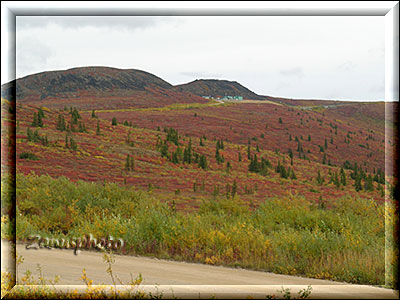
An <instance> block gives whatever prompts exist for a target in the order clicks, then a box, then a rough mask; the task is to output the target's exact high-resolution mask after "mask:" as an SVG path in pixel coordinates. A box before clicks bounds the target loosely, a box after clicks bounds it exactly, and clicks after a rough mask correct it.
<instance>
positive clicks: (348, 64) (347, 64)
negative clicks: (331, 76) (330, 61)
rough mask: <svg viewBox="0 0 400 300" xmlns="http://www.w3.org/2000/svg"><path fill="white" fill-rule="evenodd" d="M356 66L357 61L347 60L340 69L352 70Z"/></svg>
mask: <svg viewBox="0 0 400 300" xmlns="http://www.w3.org/2000/svg"><path fill="white" fill-rule="evenodd" d="M356 67H357V65H356V64H355V63H353V62H352V61H346V62H344V63H342V64H341V65H339V66H338V69H340V70H344V71H351V70H353V69H354V68H356Z"/></svg>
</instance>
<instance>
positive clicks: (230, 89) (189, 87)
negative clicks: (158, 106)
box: [174, 79, 264, 100]
mask: <svg viewBox="0 0 400 300" xmlns="http://www.w3.org/2000/svg"><path fill="white" fill-rule="evenodd" d="M174 89H175V90H176V91H180V92H190V93H192V94H195V95H198V96H212V97H214V98H216V97H223V96H242V97H243V98H244V99H254V100H263V99H264V97H263V96H260V95H257V94H256V93H254V92H252V91H250V90H249V89H248V88H246V87H244V86H243V85H241V84H240V83H238V82H236V81H228V80H217V79H200V80H195V81H192V82H189V83H186V84H180V85H176V86H175V87H174Z"/></svg>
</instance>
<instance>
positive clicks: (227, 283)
mask: <svg viewBox="0 0 400 300" xmlns="http://www.w3.org/2000/svg"><path fill="white" fill-rule="evenodd" d="M3 250H4V249H3ZM17 255H19V256H22V257H23V259H24V262H23V263H22V264H21V265H20V266H19V267H18V270H17V278H21V276H23V274H24V273H25V271H26V270H30V271H32V273H33V275H34V276H36V277H37V275H38V271H37V265H38V264H39V265H40V267H41V269H42V272H43V274H44V276H45V277H46V278H48V279H52V278H54V276H55V275H59V276H60V281H59V284H60V285H82V284H83V282H82V280H81V279H80V277H81V275H82V270H83V269H86V272H87V276H88V278H89V279H92V280H93V283H94V284H112V281H111V278H110V276H109V275H108V274H107V273H106V264H105V263H104V262H103V255H102V254H101V253H98V252H87V251H81V252H80V254H79V255H77V256H76V255H74V254H73V252H72V251H71V250H60V249H52V250H49V249H44V248H43V249H39V250H26V249H25V245H21V244H18V245H17ZM112 269H113V272H114V274H116V275H117V276H118V277H119V278H120V280H121V281H122V282H123V283H124V284H127V283H128V282H129V280H130V279H131V275H130V274H131V273H132V275H133V277H136V276H137V275H138V274H139V273H141V274H142V276H143V282H142V289H143V290H144V291H152V292H153V293H154V292H155V291H159V292H160V291H162V292H163V295H164V297H166V298H168V296H171V292H172V291H173V295H174V296H178V297H185V298H187V297H189V298H197V299H198V298H199V293H200V295H201V297H202V298H206V297H207V296H208V297H210V296H216V297H217V298H221V297H227V296H230V297H236V298H243V297H246V296H247V295H250V296H252V297H254V298H264V299H265V296H266V295H271V294H275V295H279V293H278V292H277V290H280V289H281V288H282V286H284V288H291V290H292V293H293V294H296V293H297V291H299V290H300V289H304V288H306V287H307V286H308V285H311V286H312V288H313V290H312V294H311V296H312V298H314V297H315V298H321V297H325V298H345V297H346V298H347V297H349V298H360V297H361V298H377V297H380V298H388V299H390V298H393V299H394V298H398V294H397V293H395V292H393V291H392V290H389V289H383V288H377V287H372V286H361V285H351V284H342V283H337V282H332V281H326V280H317V279H309V278H301V277H295V276H285V275H277V274H272V273H266V272H258V271H250V270H243V269H233V268H226V267H218V266H209V265H203V264H192V263H184V262H175V261H167V260H159V259H153V258H145V257H133V256H119V255H116V256H115V263H114V265H113V267H112ZM295 296H297V294H296V295H295Z"/></svg>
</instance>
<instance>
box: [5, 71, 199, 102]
mask: <svg viewBox="0 0 400 300" xmlns="http://www.w3.org/2000/svg"><path fill="white" fill-rule="evenodd" d="M15 87H16V97H17V100H18V101H19V102H21V103H36V104H38V105H42V106H46V107H53V108H63V107H64V106H69V105H74V106H76V107H78V108H86V109H87V108H109V109H113V108H126V107H132V106H135V107H162V106H164V105H170V104H173V103H193V102H200V103H203V102H205V100H204V99H203V98H201V97H198V96H196V95H192V94H190V93H185V92H177V91H174V90H173V89H172V87H173V86H172V85H171V84H170V83H168V82H166V81H165V80H163V79H161V78H159V77H157V76H155V75H153V74H151V73H148V72H145V71H141V70H136V69H116V68H109V67H80V68H73V69H68V70H62V71H49V72H42V73H38V74H33V75H29V76H26V77H23V78H19V79H17V80H16V81H15V80H14V81H12V82H10V83H7V84H5V85H3V86H2V97H3V98H6V99H10V98H11V95H10V92H11V91H12V89H13V88H15Z"/></svg>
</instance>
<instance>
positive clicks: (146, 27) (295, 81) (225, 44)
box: [17, 16, 384, 100]
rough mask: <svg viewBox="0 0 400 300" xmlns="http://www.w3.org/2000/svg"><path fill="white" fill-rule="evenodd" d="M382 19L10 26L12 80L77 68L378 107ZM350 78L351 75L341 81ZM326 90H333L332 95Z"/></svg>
mask: <svg viewBox="0 0 400 300" xmlns="http://www.w3.org/2000/svg"><path fill="white" fill-rule="evenodd" d="M382 49H384V19H383V17H300V16H299V17H254V16H253V17H232V16H224V17H211V16H207V17H201V16H196V17H143V16H141V17H17V62H18V63H17V77H21V76H25V75H28V74H31V73H36V72H42V71H47V70H57V69H67V68H73V67H78V66H89V65H97V66H100V65H102V66H111V67H117V68H124V69H126V68H134V69H142V70H145V71H148V72H151V73H153V74H155V75H157V76H159V77H161V78H163V79H165V80H166V81H168V82H170V83H171V84H181V83H186V82H189V81H192V80H194V79H199V78H218V79H227V80H235V81H238V82H239V83H241V84H243V85H244V86H246V87H248V88H250V89H251V90H253V91H254V92H256V93H258V94H263V95H273V96H282V97H289V98H329V97H330V96H331V95H332V92H331V91H332V90H334V91H335V95H336V96H335V97H336V98H339V99H363V100H368V99H370V100H378V99H379V100H381V99H383V98H384V93H383V92H382V91H381V90H380V89H372V90H371V87H372V86H380V85H381V84H382V82H383V80H384V56H383V55H382V53H383V52H382ZM350 71H351V72H350ZM332 86H334V88H332Z"/></svg>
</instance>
